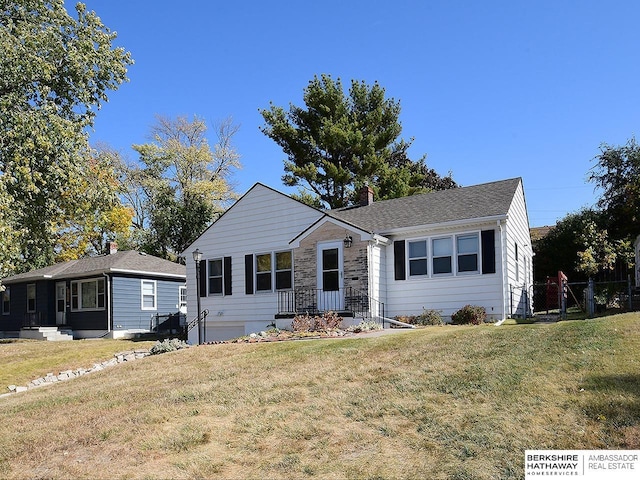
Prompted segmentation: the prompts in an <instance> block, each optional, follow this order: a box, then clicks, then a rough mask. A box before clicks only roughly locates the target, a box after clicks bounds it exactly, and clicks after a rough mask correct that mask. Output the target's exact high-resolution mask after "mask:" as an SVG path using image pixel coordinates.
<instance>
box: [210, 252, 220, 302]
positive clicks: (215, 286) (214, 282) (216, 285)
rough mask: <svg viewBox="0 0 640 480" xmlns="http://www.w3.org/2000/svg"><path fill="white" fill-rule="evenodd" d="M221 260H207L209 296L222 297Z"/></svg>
mask: <svg viewBox="0 0 640 480" xmlns="http://www.w3.org/2000/svg"><path fill="white" fill-rule="evenodd" d="M222 272H223V269H222V259H221V258H215V259H213V260H209V294H213V295H222V278H223V277H222Z"/></svg>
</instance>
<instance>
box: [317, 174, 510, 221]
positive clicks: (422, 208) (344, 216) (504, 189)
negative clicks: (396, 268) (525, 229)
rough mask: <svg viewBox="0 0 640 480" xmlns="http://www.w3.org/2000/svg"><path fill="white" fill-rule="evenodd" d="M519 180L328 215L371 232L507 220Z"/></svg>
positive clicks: (422, 195) (411, 198)
mask: <svg viewBox="0 0 640 480" xmlns="http://www.w3.org/2000/svg"><path fill="white" fill-rule="evenodd" d="M520 183H521V179H520V178H513V179H509V180H501V181H497V182H490V183H484V184H480V185H473V186H469V187H459V188H453V189H449V190H440V191H436V192H430V193H424V194H421V195H413V196H409V197H402V198H395V199H392V200H382V201H379V202H373V203H372V204H370V205H366V206H362V207H351V208H345V209H341V210H332V211H330V212H327V213H328V214H329V215H331V216H333V217H335V218H337V219H340V220H342V221H345V222H349V223H352V224H353V225H357V226H359V227H360V228H363V229H365V230H367V231H370V232H376V233H382V234H384V233H388V232H392V231H394V230H398V229H404V228H411V227H417V226H426V225H436V224H443V223H451V222H460V221H466V220H469V221H471V220H475V219H482V218H488V217H499V216H506V215H507V212H508V211H509V208H510V206H511V202H512V201H513V198H514V195H515V194H516V191H517V189H518V186H519V185H520Z"/></svg>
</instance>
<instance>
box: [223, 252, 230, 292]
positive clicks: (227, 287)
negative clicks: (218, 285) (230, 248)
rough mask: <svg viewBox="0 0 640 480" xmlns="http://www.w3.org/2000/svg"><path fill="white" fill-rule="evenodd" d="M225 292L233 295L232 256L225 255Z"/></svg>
mask: <svg viewBox="0 0 640 480" xmlns="http://www.w3.org/2000/svg"><path fill="white" fill-rule="evenodd" d="M224 294H225V295H231V257H224Z"/></svg>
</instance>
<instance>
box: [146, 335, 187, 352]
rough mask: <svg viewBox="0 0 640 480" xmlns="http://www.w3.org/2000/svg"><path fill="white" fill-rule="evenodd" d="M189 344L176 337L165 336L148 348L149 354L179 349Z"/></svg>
mask: <svg viewBox="0 0 640 480" xmlns="http://www.w3.org/2000/svg"><path fill="white" fill-rule="evenodd" d="M188 347H189V344H188V343H187V342H183V341H182V340H179V339H177V338H171V339H169V338H167V339H165V340H163V341H162V342H157V343H156V344H155V345H154V346H153V347H151V348H150V349H149V354H150V355H158V354H160V353H167V352H174V351H176V350H180V349H181V348H188Z"/></svg>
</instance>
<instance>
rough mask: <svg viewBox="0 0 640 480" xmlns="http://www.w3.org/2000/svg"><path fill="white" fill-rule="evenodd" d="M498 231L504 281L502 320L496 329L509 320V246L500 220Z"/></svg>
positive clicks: (502, 283) (502, 281)
mask: <svg viewBox="0 0 640 480" xmlns="http://www.w3.org/2000/svg"><path fill="white" fill-rule="evenodd" d="M498 230H499V231H500V270H501V274H502V280H501V282H500V283H501V287H502V288H501V290H502V319H501V320H498V321H497V322H496V323H494V325H495V326H496V327H499V326H500V325H502V324H503V323H504V322H505V320H506V319H507V297H506V293H505V290H506V285H507V282H505V275H506V273H505V268H506V267H507V266H506V259H505V256H506V253H507V244H506V232H504V231H503V229H502V222H501V221H500V220H498Z"/></svg>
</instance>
